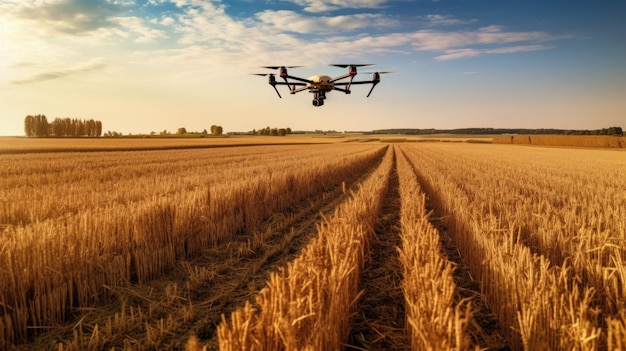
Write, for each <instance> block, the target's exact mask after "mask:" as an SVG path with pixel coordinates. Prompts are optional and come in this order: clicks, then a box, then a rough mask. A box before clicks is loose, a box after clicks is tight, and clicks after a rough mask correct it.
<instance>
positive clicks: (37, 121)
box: [33, 115, 50, 137]
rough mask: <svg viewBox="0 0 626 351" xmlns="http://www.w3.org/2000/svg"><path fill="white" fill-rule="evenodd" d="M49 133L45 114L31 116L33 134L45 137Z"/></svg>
mask: <svg viewBox="0 0 626 351" xmlns="http://www.w3.org/2000/svg"><path fill="white" fill-rule="evenodd" d="M49 134H50V126H49V125H48V119H47V118H46V116H45V115H36V116H34V117H33V135H35V136H38V137H46V136H48V135H49Z"/></svg>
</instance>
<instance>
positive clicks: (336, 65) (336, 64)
mask: <svg viewBox="0 0 626 351" xmlns="http://www.w3.org/2000/svg"><path fill="white" fill-rule="evenodd" d="M373 65H374V64H372V63H361V64H345V63H333V64H331V66H335V67H341V68H347V67H365V66H373Z"/></svg>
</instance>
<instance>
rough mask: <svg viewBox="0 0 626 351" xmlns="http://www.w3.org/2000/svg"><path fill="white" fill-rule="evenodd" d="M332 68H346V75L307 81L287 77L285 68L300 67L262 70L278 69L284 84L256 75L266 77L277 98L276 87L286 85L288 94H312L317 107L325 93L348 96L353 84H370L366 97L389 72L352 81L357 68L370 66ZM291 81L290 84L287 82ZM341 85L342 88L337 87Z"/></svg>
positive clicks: (273, 67) (310, 78) (319, 76)
mask: <svg viewBox="0 0 626 351" xmlns="http://www.w3.org/2000/svg"><path fill="white" fill-rule="evenodd" d="M332 66H336V67H342V68H348V73H347V74H345V75H342V76H339V77H335V78H332V77H330V76H327V75H323V74H318V75H315V76H312V77H309V78H308V79H305V78H300V77H295V76H291V75H289V73H288V72H287V68H296V67H300V66H265V67H264V68H269V69H278V70H280V73H279V76H280V77H281V78H282V79H283V80H284V82H278V81H276V76H275V74H274V73H267V74H264V73H257V75H259V76H268V83H269V84H270V85H271V86H272V87H273V88H274V90H275V91H276V94H278V97H279V98H282V96H280V93H279V92H278V89H277V88H276V86H277V85H286V86H287V87H289V93H290V94H296V93H299V92H301V91H305V90H308V91H309V92H310V93H312V94H313V106H316V107H319V106H323V105H324V100H325V99H326V93H329V92H331V91H333V90H338V91H341V92H344V93H345V94H350V92H351V91H350V86H351V85H354V84H372V88H371V89H370V91H369V93H368V94H367V97H369V96H370V94H371V93H372V90H374V87H375V86H376V84H378V83H379V82H380V75H381V74H385V73H390V72H374V73H373V74H372V80H367V81H354V76H356V75H357V67H362V66H371V65H370V64H352V65H344V64H335V65H332ZM348 78H349V81H343V82H342V80H344V79H348ZM290 79H291V82H290V81H289V80H290ZM341 85H343V88H341V87H339V86H341Z"/></svg>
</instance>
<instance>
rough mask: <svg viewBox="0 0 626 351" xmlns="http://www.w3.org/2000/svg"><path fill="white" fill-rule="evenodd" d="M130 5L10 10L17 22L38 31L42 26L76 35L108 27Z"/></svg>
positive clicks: (65, 0)
mask: <svg viewBox="0 0 626 351" xmlns="http://www.w3.org/2000/svg"><path fill="white" fill-rule="evenodd" d="M133 4H134V3H133V2H130V1H120V0H113V1H93V0H61V1H52V2H50V1H36V2H31V1H24V2H22V3H21V4H20V6H19V7H13V10H14V13H15V15H16V16H18V17H19V18H22V19H26V20H33V21H36V22H37V26H38V27H41V26H45V27H46V28H47V29H48V30H51V31H54V32H58V33H68V34H75V35H78V34H85V33H88V32H92V31H95V30H98V29H99V28H106V27H111V26H112V25H113V24H112V23H111V22H110V21H109V20H108V19H109V17H111V16H114V15H116V14H119V13H120V12H122V11H123V10H124V9H125V8H127V7H128V6H131V5H133Z"/></svg>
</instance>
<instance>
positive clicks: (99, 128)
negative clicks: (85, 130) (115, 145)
mask: <svg viewBox="0 0 626 351" xmlns="http://www.w3.org/2000/svg"><path fill="white" fill-rule="evenodd" d="M94 134H95V136H96V137H99V136H101V135H102V122H100V121H96V130H95V131H94Z"/></svg>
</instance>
